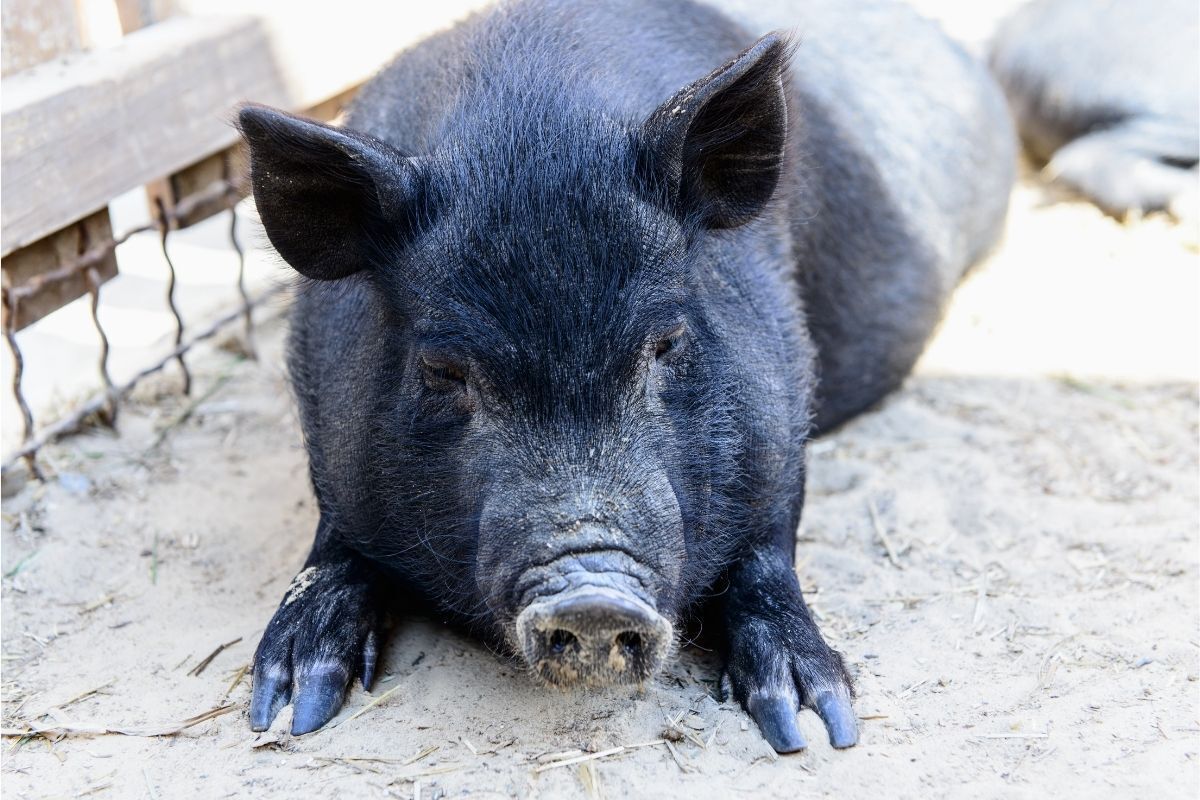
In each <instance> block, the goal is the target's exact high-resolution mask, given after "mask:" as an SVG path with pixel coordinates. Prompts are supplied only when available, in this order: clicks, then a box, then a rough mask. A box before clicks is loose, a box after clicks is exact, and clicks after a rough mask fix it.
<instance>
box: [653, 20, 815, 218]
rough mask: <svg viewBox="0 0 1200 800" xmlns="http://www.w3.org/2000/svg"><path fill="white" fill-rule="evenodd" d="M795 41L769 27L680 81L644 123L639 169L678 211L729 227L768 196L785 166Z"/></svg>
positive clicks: (752, 212)
mask: <svg viewBox="0 0 1200 800" xmlns="http://www.w3.org/2000/svg"><path fill="white" fill-rule="evenodd" d="M791 53H792V46H791V44H790V43H789V41H788V39H787V38H786V37H784V36H782V35H780V34H778V33H769V34H767V35H766V36H764V37H762V38H761V39H759V40H758V41H757V42H755V43H754V44H753V45H752V46H751V47H749V48H748V49H746V50H744V51H743V52H742V53H741V55H739V56H738V57H737V58H735V59H734V60H733V61H730V62H729V63H728V64H726V65H725V66H723V67H721V68H720V69H718V70H716V71H714V72H712V73H711V74H709V75H708V76H707V77H705V78H701V79H700V80H698V81H696V82H695V83H692V84H691V85H689V86H685V87H684V88H683V89H682V90H680V91H679V92H678V93H676V95H675V96H674V97H672V98H671V99H670V100H668V101H667V102H666V103H663V104H662V105H661V106H659V108H658V110H657V111H655V112H654V113H653V114H651V115H650V117H649V119H647V120H646V122H645V123H644V124H643V126H642V141H643V143H644V145H645V149H644V151H643V152H642V154H641V155H642V163H641V164H640V165H639V166H640V167H641V170H642V174H643V175H646V176H648V177H649V182H650V183H651V185H653V186H655V187H657V188H658V189H659V190H660V191H664V190H665V194H666V197H665V200H666V202H667V203H668V204H669V205H670V206H671V207H672V208H673V209H674V210H675V211H676V212H677V213H679V214H680V215H681V216H683V217H688V218H694V219H698V220H700V221H701V222H702V223H703V224H704V225H705V226H707V227H709V228H733V227H736V226H738V225H742V224H744V223H746V222H749V221H750V220H751V219H753V218H754V217H755V216H756V215H757V214H758V213H759V212H760V211H761V210H762V208H763V206H765V205H766V204H767V202H769V201H770V199H771V195H772V194H773V193H774V191H775V185H776V184H777V183H778V181H779V175H780V171H781V169H782V168H783V160H784V145H785V141H786V138H787V101H786V99H785V96H784V90H783V74H784V70H785V69H786V67H787V64H788V60H789V59H790V58H791Z"/></svg>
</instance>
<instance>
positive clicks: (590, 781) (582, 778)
mask: <svg viewBox="0 0 1200 800" xmlns="http://www.w3.org/2000/svg"><path fill="white" fill-rule="evenodd" d="M579 782H580V783H582V784H583V789H584V791H586V792H587V794H588V797H590V798H591V799H592V800H600V776H599V775H597V774H596V767H595V766H594V765H593V764H592V762H591V761H588V762H585V763H583V764H580V765H579Z"/></svg>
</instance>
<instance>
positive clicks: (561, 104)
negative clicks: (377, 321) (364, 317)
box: [240, 36, 788, 685]
mask: <svg viewBox="0 0 1200 800" xmlns="http://www.w3.org/2000/svg"><path fill="white" fill-rule="evenodd" d="M787 53H788V47H787V45H786V43H785V42H784V41H783V40H781V39H780V38H779V37H776V36H768V37H765V38H764V39H762V40H760V41H759V42H758V43H756V44H755V45H754V46H753V47H752V48H750V49H749V50H747V51H745V52H744V53H743V54H742V55H741V56H739V57H738V58H737V59H735V60H734V61H732V62H730V63H729V64H727V65H725V66H724V67H722V68H721V69H719V70H717V71H715V72H713V73H712V74H710V75H709V76H707V77H705V78H702V79H701V80H698V81H696V82H695V83H693V84H691V85H689V86H687V87H685V88H683V89H682V90H681V91H679V92H678V93H677V94H676V95H675V96H674V97H671V98H669V99H667V100H666V102H664V103H663V104H662V105H661V107H660V108H659V109H658V110H657V111H655V112H654V113H653V114H651V115H650V116H649V117H648V118H647V119H642V120H634V121H629V120H619V119H613V118H611V117H608V116H606V115H604V114H602V113H600V112H599V111H596V110H595V105H596V104H595V103H594V102H593V101H592V98H590V97H587V96H584V97H577V96H562V95H561V94H559V93H556V92H555V91H553V89H554V88H555V87H550V88H549V89H540V90H531V89H530V85H529V83H528V81H527V78H528V76H525V77H522V76H520V75H516V76H511V77H509V78H505V77H504V76H498V77H495V78H494V79H492V80H489V81H486V82H481V84H486V85H481V86H480V87H479V88H478V89H475V90H471V89H468V90H467V92H468V94H467V96H465V97H462V98H459V100H458V101H457V104H456V108H458V109H459V111H458V112H457V113H456V114H452V115H451V118H450V120H449V121H448V122H446V123H445V124H444V126H443V129H442V130H441V132H440V134H439V136H438V137H436V141H437V142H438V144H437V145H436V146H435V147H434V148H433V149H432V150H431V151H430V152H427V153H423V154H402V153H401V152H399V151H398V150H396V149H395V148H393V147H391V146H389V145H388V144H385V143H383V142H381V141H378V140H376V139H374V138H371V137H368V136H365V135H362V134H358V133H355V132H353V131H349V130H338V129H334V128H330V127H326V126H323V125H319V124H316V123H312V122H307V121H303V120H300V119H297V118H294V117H291V116H288V115H285V114H282V113H279V112H275V111H271V110H268V109H264V108H260V107H247V108H245V109H243V110H242V112H241V117H240V126H241V129H242V131H243V133H244V135H245V137H246V139H247V140H248V142H249V143H250V146H251V155H252V182H253V189H254V195H255V198H256V200H257V204H258V208H259V212H260V214H261V216H262V220H263V223H264V225H265V227H266V231H267V234H268V236H269V237H270V240H271V242H272V244H273V245H274V246H275V248H276V249H277V250H278V251H279V253H280V254H281V255H282V256H283V257H284V259H286V260H287V261H288V263H290V264H291V265H292V266H293V267H294V268H295V269H296V270H297V271H299V272H300V273H301V274H302V275H304V276H306V277H307V278H310V279H312V280H313V281H316V282H334V283H335V284H336V282H339V281H343V282H344V281H351V282H354V283H355V285H356V286H359V285H361V284H363V283H365V285H366V287H367V289H366V291H368V293H369V296H370V297H372V298H374V301H375V302H374V305H375V306H376V307H377V313H379V314H381V315H382V316H383V317H384V318H385V319H386V322H385V323H384V326H383V327H384V328H385V330H386V334H384V336H385V337H387V341H386V342H383V343H380V342H373V343H363V347H371V348H372V352H373V353H374V354H375V355H373V360H376V361H379V362H381V363H377V364H373V366H372V369H375V370H377V371H376V372H375V373H374V374H371V375H365V376H363V382H364V384H368V385H369V386H370V387H371V388H370V390H369V394H371V395H372V396H374V395H378V401H377V403H376V405H375V407H374V408H371V409H369V410H368V411H369V413H368V417H369V422H368V426H369V430H368V431H367V432H366V433H365V434H364V441H367V442H369V445H370V446H371V447H372V448H373V456H372V458H373V462H372V463H373V466H372V470H373V478H372V487H371V489H372V491H373V492H374V493H376V494H382V495H383V496H384V500H383V503H382V506H383V508H384V509H385V511H384V513H385V515H386V524H384V525H382V527H381V532H379V533H378V534H374V533H371V534H363V533H361V532H351V534H350V535H351V536H357V537H359V538H357V539H355V540H354V544H355V546H356V547H357V548H358V549H359V550H361V551H362V552H364V553H365V554H367V555H369V556H370V557H372V558H374V559H375V560H377V561H379V562H381V563H384V564H390V565H392V566H395V567H397V568H399V569H400V570H402V571H403V572H404V574H407V575H410V576H415V577H416V578H417V579H418V581H419V582H420V583H421V585H422V586H423V587H424V588H425V589H426V591H428V592H430V593H433V594H435V595H436V596H437V597H438V598H439V599H440V600H441V601H442V603H443V604H444V605H445V606H446V607H448V608H450V609H452V610H454V611H457V612H459V613H461V614H462V615H465V616H466V617H468V618H469V619H471V620H473V621H474V622H475V623H476V624H477V626H478V627H480V628H484V629H489V630H492V631H494V632H498V633H500V634H502V635H503V637H504V638H505V639H506V640H507V641H508V643H509V644H510V645H511V647H512V648H513V649H514V650H515V651H516V652H518V653H520V654H522V655H523V656H524V658H525V660H526V661H527V662H528V664H529V666H530V668H531V669H532V671H533V672H534V673H535V674H536V675H538V676H540V677H541V678H542V679H544V680H546V681H548V682H551V683H556V684H564V685H565V684H580V685H596V684H605V683H628V682H640V681H642V680H645V679H646V678H648V677H650V676H651V675H652V674H654V673H655V672H656V671H657V670H658V668H659V667H660V666H661V665H662V664H663V662H664V660H665V659H666V657H667V655H668V653H669V651H670V649H671V647H672V641H673V638H674V636H673V629H674V625H676V624H677V621H678V616H679V615H680V613H681V612H682V611H683V610H684V609H685V608H686V607H687V606H688V604H689V603H690V602H692V601H693V600H694V599H695V597H696V595H697V593H698V592H699V591H701V590H702V589H704V588H705V587H707V586H710V585H711V584H712V582H713V581H714V580H715V578H716V577H717V575H718V574H719V572H720V570H721V569H722V568H723V567H724V566H725V565H726V564H727V563H728V561H729V559H730V557H731V554H732V549H733V547H734V546H735V545H736V544H737V541H738V536H739V535H741V533H742V531H743V530H744V529H745V526H744V524H743V523H744V520H743V519H742V517H741V516H740V515H741V514H744V513H745V510H744V508H743V505H744V504H739V503H737V502H734V498H735V497H736V496H737V495H738V492H739V491H744V486H742V485H741V480H742V477H743V470H742V469H741V467H740V463H741V460H742V459H744V458H745V457H746V453H747V449H748V445H747V443H746V442H745V441H743V439H744V438H745V437H744V434H743V433H742V432H741V431H742V427H741V426H740V425H739V421H738V420H736V419H734V416H735V415H734V414H733V412H732V409H733V408H734V405H735V403H734V400H735V398H736V397H737V394H738V391H739V386H738V383H737V379H736V378H735V370H734V365H735V364H737V363H738V359H739V358H740V357H741V354H740V353H739V352H738V349H736V348H735V347H734V346H733V343H731V342H729V341H727V340H726V339H724V338H722V336H721V333H720V328H721V323H720V317H721V313H722V311H721V306H722V304H723V303H724V304H728V303H729V302H730V301H729V299H728V298H729V296H730V295H734V294H736V292H737V291H738V290H737V288H736V287H730V286H726V287H723V291H721V292H718V291H715V289H714V283H715V281H714V279H713V277H712V276H711V275H698V274H697V273H698V264H697V258H696V254H697V252H699V250H700V249H701V247H702V246H703V244H704V242H705V240H706V237H710V236H718V235H721V231H722V230H724V229H729V228H734V227H737V226H740V225H743V224H745V223H747V222H749V221H750V220H752V219H754V218H755V217H756V216H758V215H759V214H760V212H761V211H762V209H763V208H764V206H765V205H766V204H767V203H768V201H769V200H770V198H771V196H772V193H773V192H774V189H775V185H776V183H777V180H778V177H779V172H780V168H781V163H782V160H783V152H784V140H785V127H786V104H785V100H784V94H783V90H782V83H781V81H782V78H781V74H782V71H783V69H784V65H785V63H786V60H787ZM543 83H544V81H543ZM471 92H477V94H478V96H475V95H472V94H471ZM567 94H571V93H570V92H568V93H567ZM576 94H578V93H576ZM708 269H710V266H708V265H706V266H705V270H708ZM351 276H354V277H351ZM317 288H319V287H314V289H317ZM372 313H376V312H372ZM739 346H740V345H739ZM358 394H360V395H361V393H358Z"/></svg>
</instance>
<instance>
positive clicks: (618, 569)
mask: <svg viewBox="0 0 1200 800" xmlns="http://www.w3.org/2000/svg"><path fill="white" fill-rule="evenodd" d="M656 584H657V580H656V576H655V574H654V572H653V570H650V569H648V568H647V567H646V566H645V565H643V564H641V563H640V562H639V561H638V560H637V559H635V558H633V557H632V556H630V555H629V554H627V553H624V552H622V551H618V550H601V551H590V552H568V553H566V554H563V555H561V556H559V557H558V558H556V559H554V560H553V561H551V562H550V563H548V564H545V565H542V566H539V567H534V568H532V569H527V570H526V571H525V572H524V573H523V574H522V575H521V577H520V578H519V579H518V581H517V584H516V587H515V588H516V594H517V608H518V609H519V611H518V613H517V614H516V617H515V620H514V625H513V628H512V629H511V631H512V636H513V644H514V645H515V646H516V649H517V651H518V652H519V653H521V654H522V655H523V656H524V658H525V661H526V663H527V664H528V665H529V667H530V669H531V670H532V671H533V673H534V674H535V675H536V676H537V677H538V678H540V679H541V680H543V681H545V682H546V683H548V684H552V685H555V686H564V687H566V686H579V687H596V686H606V685H610V684H627V683H639V682H641V681H645V680H647V679H648V678H650V677H652V676H653V675H654V674H655V673H656V672H658V671H659V669H661V668H662V666H663V664H664V663H665V662H666V660H667V656H668V655H669V654H670V650H671V644H672V641H673V637H672V634H673V628H672V625H671V623H670V621H668V620H667V618H666V617H665V616H664V615H663V614H662V613H660V609H659V608H658V607H657V606H658V604H657V599H656V592H655V586H656Z"/></svg>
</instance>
